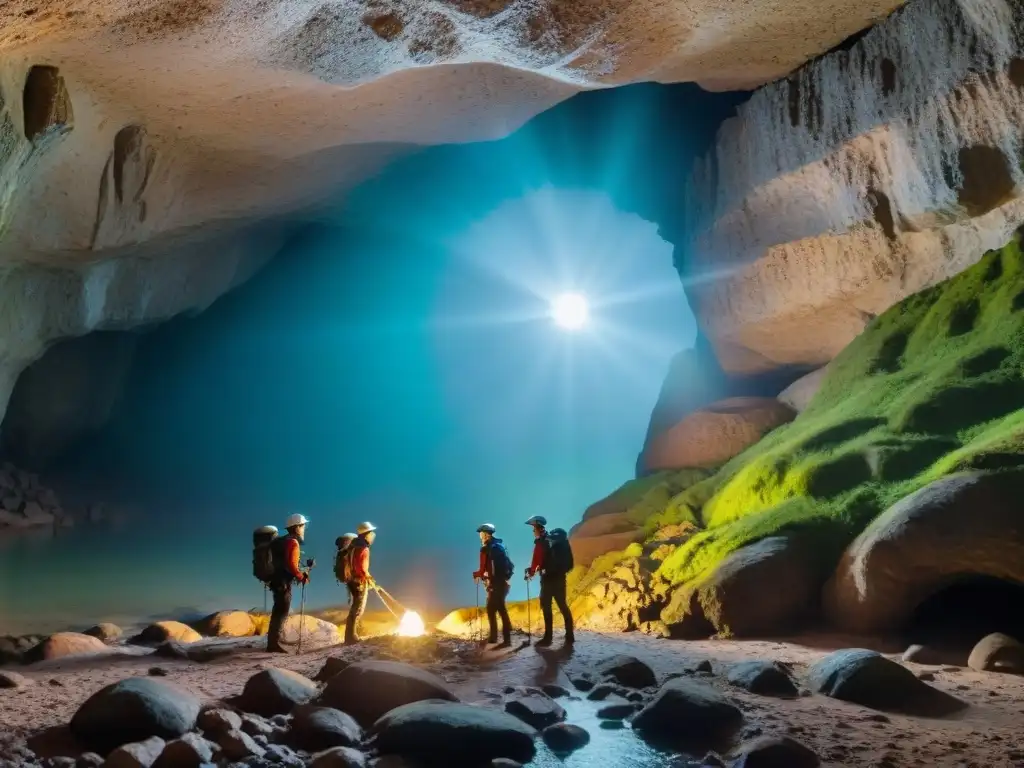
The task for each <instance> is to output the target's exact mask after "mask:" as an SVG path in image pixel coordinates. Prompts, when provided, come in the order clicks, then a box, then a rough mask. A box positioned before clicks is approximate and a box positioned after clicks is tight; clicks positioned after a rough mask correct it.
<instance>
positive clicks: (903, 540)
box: [826, 470, 1024, 633]
mask: <svg viewBox="0 0 1024 768" xmlns="http://www.w3.org/2000/svg"><path fill="white" fill-rule="evenodd" d="M1022 493H1024V472H1022V471H1021V470H1014V471H1011V472H1007V473H995V474H993V473H982V472H969V473H964V474H960V475H953V476H951V477H947V478H944V479H942V480H938V481H936V482H934V483H932V484H930V485H928V486H926V487H924V488H922V489H921V490H919V491H917V492H916V493H913V494H911V495H910V496H908V497H906V498H905V499H903V500H902V501H900V502H898V503H896V504H895V505H893V506H892V507H891V508H890V509H889V510H887V511H886V512H885V513H884V514H882V515H881V516H880V517H878V518H877V519H876V520H875V521H874V522H873V523H872V524H871V525H870V526H869V527H868V528H867V529H866V530H865V531H864V532H863V533H862V534H861V535H860V536H858V537H857V539H856V540H855V541H854V542H853V543H852V544H851V545H850V547H849V548H848V549H847V550H846V552H845V554H844V555H843V557H842V560H841V561H840V563H839V566H838V568H837V569H836V572H835V574H834V576H833V577H832V580H831V582H830V584H829V586H828V588H827V589H826V609H827V611H828V614H829V615H830V617H831V618H832V620H833V621H834V622H835V623H836V624H837V625H838V626H840V627H843V628H845V629H849V630H851V631H856V632H863V633H872V632H885V631H888V630H893V629H898V628H900V627H901V626H902V625H903V624H904V623H905V622H906V621H907V620H908V619H909V618H910V617H911V615H912V614H913V611H914V609H915V608H916V607H917V606H918V604H919V603H921V602H922V601H923V600H924V599H925V598H927V597H929V596H930V595H931V594H932V593H933V592H935V591H937V590H939V589H942V588H944V587H947V586H949V584H950V582H951V580H954V579H957V578H966V577H969V576H971V575H972V574H976V575H980V576H991V577H994V578H997V579H1006V580H1007V581H1011V582H1024V562H1022V560H1021V557H1020V553H1021V551H1024V526H1022V524H1021V517H1020V512H1019V509H1020V498H1021V495H1022Z"/></svg>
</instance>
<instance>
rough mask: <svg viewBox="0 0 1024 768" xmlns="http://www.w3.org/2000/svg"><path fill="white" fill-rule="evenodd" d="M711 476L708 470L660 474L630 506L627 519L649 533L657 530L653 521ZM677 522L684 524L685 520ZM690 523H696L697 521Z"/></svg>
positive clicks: (687, 470)
mask: <svg viewBox="0 0 1024 768" xmlns="http://www.w3.org/2000/svg"><path fill="white" fill-rule="evenodd" d="M711 474H712V471H711V470H708V469H679V470H675V471H672V472H659V473H658V475H657V476H656V477H657V481H656V482H654V483H648V484H647V485H646V486H645V489H644V492H643V493H642V494H641V495H640V496H639V497H638V498H637V499H636V500H635V501H634V502H633V504H631V505H630V507H629V509H628V510H627V512H626V519H627V520H629V521H630V522H631V523H633V524H634V525H638V526H644V527H645V530H646V531H648V532H650V531H652V530H656V527H657V526H653V527H652V521H653V520H655V519H656V518H657V517H658V516H660V515H662V513H663V512H664V511H665V510H666V509H668V508H669V506H670V505H671V504H672V501H673V499H675V498H676V497H678V496H679V495H680V494H682V493H684V492H685V491H687V490H689V489H690V488H692V487H693V486H694V485H696V484H698V483H700V482H701V481H703V480H706V479H707V478H708V477H709V476H710V475H711ZM648 479H649V478H643V479H641V480H635V481H633V482H635V483H643V482H645V481H646V480H648ZM627 485H628V483H627ZM675 522H683V520H682V519H681V520H677V521H675ZM690 522H696V520H691V521H690Z"/></svg>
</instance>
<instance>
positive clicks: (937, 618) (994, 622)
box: [906, 574, 1024, 653]
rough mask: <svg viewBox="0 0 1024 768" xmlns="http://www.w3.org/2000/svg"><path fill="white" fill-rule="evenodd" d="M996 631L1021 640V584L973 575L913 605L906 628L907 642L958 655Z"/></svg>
mask: <svg viewBox="0 0 1024 768" xmlns="http://www.w3.org/2000/svg"><path fill="white" fill-rule="evenodd" d="M996 632H999V633H1002V634H1005V635H1009V636H1011V637H1015V638H1017V639H1018V640H1022V641H1024V584H1020V583H1017V582H1013V581H1006V580H1004V579H999V578H995V577H993V576H983V575H977V574H974V575H964V576H961V577H959V578H957V579H954V580H952V581H951V582H949V583H948V584H947V585H945V586H943V587H941V588H940V589H938V590H936V591H935V592H933V593H932V594H931V595H929V596H928V597H927V598H925V599H924V600H923V601H922V602H921V603H919V604H918V605H917V607H916V608H915V609H914V612H913V614H912V615H911V616H910V617H909V621H908V623H907V627H906V635H907V640H908V641H909V642H911V643H918V644H922V645H929V646H933V647H938V648H943V649H948V650H952V651H958V652H961V653H963V652H969V651H970V649H971V648H972V647H973V646H974V645H975V643H977V642H978V641H979V640H981V639H982V638H983V637H985V636H986V635H990V634H993V633H996Z"/></svg>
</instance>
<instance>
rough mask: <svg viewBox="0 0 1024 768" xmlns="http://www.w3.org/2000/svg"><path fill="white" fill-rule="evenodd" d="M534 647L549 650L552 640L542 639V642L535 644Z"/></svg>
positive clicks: (548, 638)
mask: <svg viewBox="0 0 1024 768" xmlns="http://www.w3.org/2000/svg"><path fill="white" fill-rule="evenodd" d="M534 645H536V646H537V647H538V648H548V647H550V645H551V638H550V637H542V638H541V639H540V640H538V641H537V642H536V643H534Z"/></svg>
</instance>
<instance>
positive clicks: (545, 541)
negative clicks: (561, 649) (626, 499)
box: [526, 515, 576, 648]
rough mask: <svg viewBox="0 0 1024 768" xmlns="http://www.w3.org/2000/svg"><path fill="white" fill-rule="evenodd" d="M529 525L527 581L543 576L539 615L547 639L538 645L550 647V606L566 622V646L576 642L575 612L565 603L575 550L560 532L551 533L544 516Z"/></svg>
mask: <svg viewBox="0 0 1024 768" xmlns="http://www.w3.org/2000/svg"><path fill="white" fill-rule="evenodd" d="M526 524H527V525H529V526H532V527H533V536H534V540H533V560H532V561H531V562H530V567H529V568H527V569H526V578H527V579H532V578H533V577H534V576H536V575H537V574H538V573H539V574H540V612H541V615H542V616H543V617H544V637H542V638H541V639H540V640H539V641H538V642H537V645H538V646H540V647H542V648H543V647H545V646H548V645H551V635H552V626H551V625H552V623H553V622H554V617H553V615H552V612H551V603H552V602H554V603H556V604H557V605H558V611H559V613H561V614H562V619H563V620H564V621H565V644H566V645H572V644H573V643H574V642H576V636H575V633H574V632H573V621H572V611H570V610H569V601H568V600H567V599H566V584H565V580H566V577H567V576H568V575H569V571H571V570H572V569H573V558H572V549H571V548H570V546H569V537H568V535H567V534H566V533H565V531H564V530H562V529H561V528H555V529H554V530H553V531H550V532H548V530H547V525H548V521H547V519H546V518H544V517H543V516H542V515H534V516H533V517H531V518H530V519H529V520H527V521H526Z"/></svg>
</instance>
